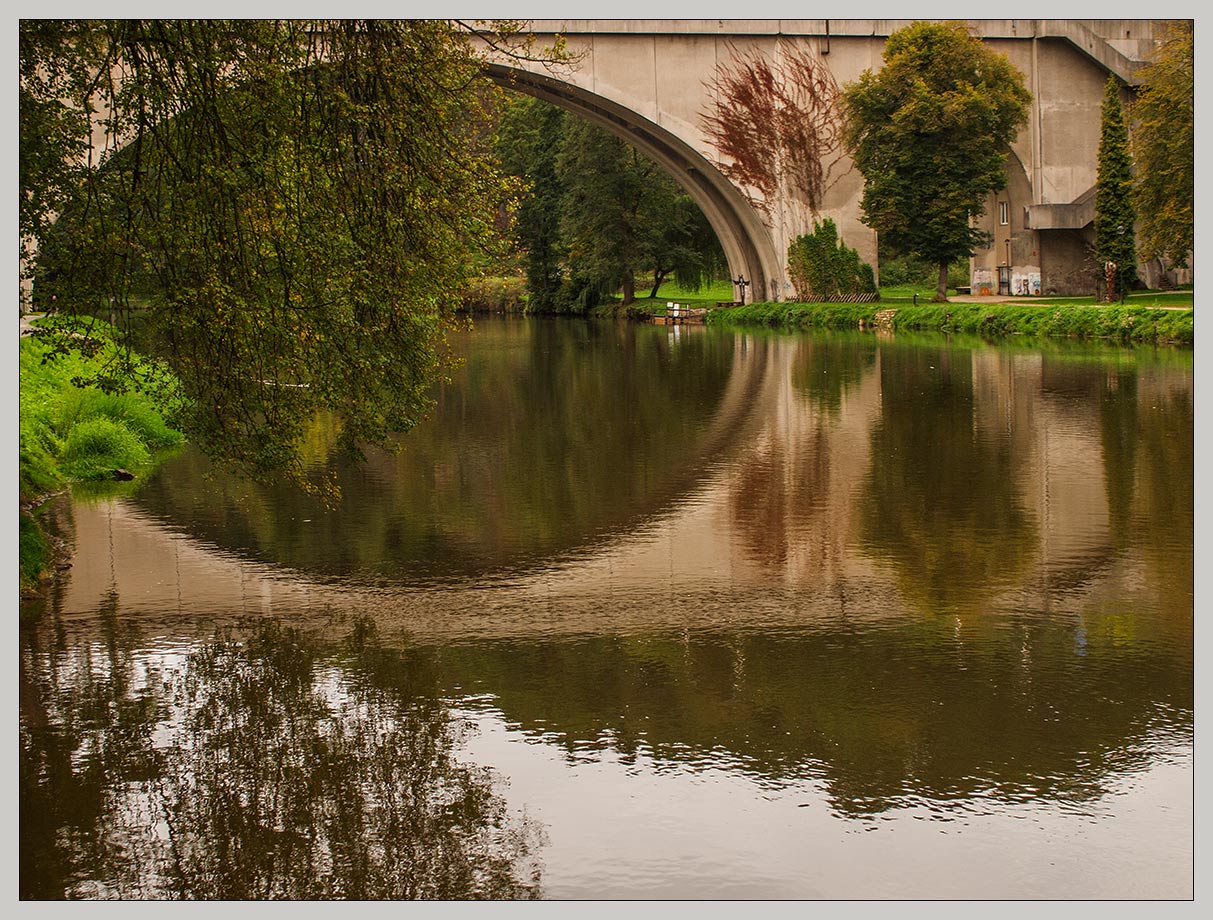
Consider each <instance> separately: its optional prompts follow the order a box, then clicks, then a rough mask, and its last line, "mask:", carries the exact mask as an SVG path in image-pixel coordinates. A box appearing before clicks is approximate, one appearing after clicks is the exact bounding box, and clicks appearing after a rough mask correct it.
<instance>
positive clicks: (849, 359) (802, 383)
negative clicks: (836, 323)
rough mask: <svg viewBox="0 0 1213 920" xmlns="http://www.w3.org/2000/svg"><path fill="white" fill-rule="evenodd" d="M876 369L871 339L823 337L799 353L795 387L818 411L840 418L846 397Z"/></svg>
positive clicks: (794, 369) (808, 341)
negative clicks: (850, 390)
mask: <svg viewBox="0 0 1213 920" xmlns="http://www.w3.org/2000/svg"><path fill="white" fill-rule="evenodd" d="M875 366H876V343H875V341H873V340H872V339H871V338H870V337H864V336H860V337H856V336H838V335H835V334H832V333H823V334H820V335H819V336H817V337H814V338H811V339H806V340H805V341H803V342H801V343H800V344H799V345H798V346H797V349H796V361H795V363H794V364H793V365H792V385H793V386H794V387H796V389H797V390H798V391H799V392H801V393H803V394H804V395H805V396H807V397H808V398H809V399H810V400H811V401H812V402H813V403H814V404H815V405H816V406H817V407H818V408H819V409H821V410H823V411H826V412H829V413H830V414H831V415H833V416H837V415H838V413H839V411H840V410H841V408H842V397H843V394H844V393H845V392H846V391H847V390H849V389H850V388H851V387H852V386H855V385H856V384H858V383H860V382H861V381H862V380H863V378H864V377H866V376H867V375H868V373H869V372H870V371H871V370H872V369H873V368H874V367H875Z"/></svg>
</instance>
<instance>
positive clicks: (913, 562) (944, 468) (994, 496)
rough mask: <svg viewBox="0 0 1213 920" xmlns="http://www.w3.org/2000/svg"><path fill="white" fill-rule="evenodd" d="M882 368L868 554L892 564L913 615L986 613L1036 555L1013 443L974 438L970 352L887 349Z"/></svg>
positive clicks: (867, 497)
mask: <svg viewBox="0 0 1213 920" xmlns="http://www.w3.org/2000/svg"><path fill="white" fill-rule="evenodd" d="M880 368H881V377H882V379H883V380H884V385H883V386H882V388H881V393H882V400H881V418H880V422H879V423H878V424H877V425H876V426H875V427H874V428H873V430H872V436H871V469H870V471H869V474H868V477H867V480H866V482H867V485H868V488H867V489H866V490H865V491H864V493H863V503H862V510H861V518H862V525H861V526H862V528H863V534H864V545H865V548H866V549H867V550H868V551H870V552H871V553H872V554H873V555H875V556H876V557H878V558H881V559H884V560H887V561H888V562H891V563H892V564H893V568H894V571H895V572H896V574H897V578H898V584H899V586H900V588H901V590H902V594H903V596H904V597H905V598H906V600H907V602H908V603H909V604H910V605H911V606H913V607H915V608H917V609H919V610H921V611H923V612H942V611H948V612H966V613H968V612H975V611H980V610H981V609H982V608H983V607H984V604H985V603H986V601H987V600H988V599H989V598H990V597H992V596H993V595H994V594H995V593H996V592H997V591H998V590H999V589H1000V588H1001V587H1005V586H1007V585H1009V584H1012V583H1014V581H1015V580H1016V579H1017V577H1019V576H1021V575H1022V574H1023V572H1024V570H1025V569H1026V568H1027V566H1028V564H1029V563H1030V561H1031V557H1032V555H1033V553H1034V545H1035V537H1036V534H1035V524H1034V522H1033V520H1032V518H1031V517H1030V516H1029V515H1028V513H1027V512H1026V510H1025V508H1024V506H1023V502H1022V500H1021V496H1020V494H1019V493H1020V489H1019V483H1018V475H1017V474H1018V473H1019V465H1018V464H1017V463H1016V458H1015V457H1014V456H1013V454H1012V450H1011V446H1010V443H1009V441H1007V440H1005V439H1002V438H999V437H998V436H996V435H993V434H985V433H982V432H979V431H976V430H975V426H974V402H975V400H974V392H973V376H972V358H971V355H970V353H969V352H968V351H964V350H958V351H954V350H952V349H950V348H947V347H944V348H897V347H888V348H884V349H882V351H881V359H880Z"/></svg>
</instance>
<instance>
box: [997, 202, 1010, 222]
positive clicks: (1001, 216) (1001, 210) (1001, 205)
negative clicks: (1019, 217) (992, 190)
mask: <svg viewBox="0 0 1213 920" xmlns="http://www.w3.org/2000/svg"><path fill="white" fill-rule="evenodd" d="M1010 223H1011V205H1010V203H1009V202H1006V201H1000V202H998V225H999V226H1000V227H1005V226H1007V225H1008V224H1010Z"/></svg>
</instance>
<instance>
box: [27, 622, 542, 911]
mask: <svg viewBox="0 0 1213 920" xmlns="http://www.w3.org/2000/svg"><path fill="white" fill-rule="evenodd" d="M94 651H95V650H94V649H92V648H89V647H83V646H82V647H79V648H77V649H76V650H75V652H74V654H75V655H76V662H75V663H74V666H72V667H70V668H69V669H68V670H71V671H73V672H74V673H71V674H68V673H67V672H66V671H65V670H64V669H63V668H59V669H57V670H56V669H46V668H45V667H42V666H40V664H41V663H39V662H36V661H34V660H31V661H30V662H29V665H30V667H29V668H28V669H27V671H26V673H28V674H32V673H33V672H34V670H35V668H37V669H38V670H39V671H40V672H42V673H47V672H48V671H49V673H52V674H55V673H57V674H59V675H60V676H62V677H66V678H67V679H66V680H64V681H62V682H56V681H54V680H50V681H47V682H46V683H45V684H44V685H43V686H41V687H38V688H37V689H36V691H35V692H33V693H31V694H30V702H31V703H32V701H33V697H34V696H35V695H36V696H38V697H40V698H41V700H42V702H43V704H44V705H46V704H48V703H49V704H50V708H52V709H53V710H54V711H55V716H54V717H52V718H49V719H47V720H46V721H45V722H44V724H43V726H42V727H41V728H40V729H39V728H36V727H31V728H30V730H28V731H26V724H25V723H26V722H28V721H29V720H28V719H26V718H23V744H22V766H23V771H22V792H21V795H22V805H23V814H24V813H25V809H26V806H27V805H28V806H30V807H31V808H32V807H33V806H34V805H35V803H37V802H40V801H41V802H52V801H54V800H55V799H56V798H57V797H58V796H59V795H61V794H63V793H64V792H67V791H68V790H70V788H71V787H72V786H73V785H74V783H75V782H76V780H77V774H84V776H83V778H84V779H85V781H86V784H87V785H88V787H89V789H90V793H91V794H90V795H89V796H88V801H87V802H82V803H79V804H78V805H77V806H75V807H73V808H71V809H70V811H69V810H68V809H63V810H62V811H61V813H60V814H59V815H58V816H56V817H55V818H53V819H52V820H51V821H50V822H49V823H48V822H44V821H42V820H40V816H34V815H33V814H32V813H31V816H30V818H29V819H28V821H27V820H26V819H25V818H24V817H23V822H22V824H23V831H22V849H23V856H25V855H28V856H29V857H30V858H33V855H34V854H33V853H32V852H31V853H29V854H27V853H26V849H25V846H26V842H27V839H28V840H29V842H30V843H31V844H34V845H37V844H40V846H37V847H36V851H37V852H38V854H39V855H42V854H49V855H51V856H52V857H53V859H54V860H55V861H56V862H57V864H58V866H57V871H55V872H54V873H53V878H47V877H46V876H45V874H44V873H43V872H42V869H41V868H40V867H39V866H36V865H33V864H31V865H30V866H29V872H28V873H27V872H26V871H25V869H26V863H25V860H24V859H23V863H22V866H23V873H22V894H23V896H28V897H57V896H63V895H67V896H90V895H94V896H95V895H103V896H119V897H182V898H221V899H269V898H287V899H318V898H353V899H379V898H390V899H408V898H437V899H465V898H499V899H504V898H530V897H537V896H538V895H539V865H538V863H537V861H536V859H535V857H534V855H533V853H532V851H533V849H534V847H535V846H536V845H537V844H538V843H539V837H540V831H539V829H538V828H536V827H534V826H533V825H531V824H530V823H528V822H526V821H525V820H523V821H514V820H512V819H510V817H509V816H508V815H507V812H506V808H505V802H504V800H503V799H502V798H501V796H500V795H499V794H498V792H497V791H496V790H495V788H494V780H493V777H492V776H491V775H490V773H489V771H488V770H486V769H483V768H479V767H475V766H470V765H466V764H462V763H459V762H457V761H456V760H455V758H454V748H455V745H456V744H457V743H458V733H459V729H458V726H456V725H454V724H452V722H451V720H450V717H449V715H448V713H447V712H446V710H445V709H444V708H443V707H442V706H441V704H440V703H439V702H438V701H437V699H436V696H435V693H434V684H433V680H432V676H433V675H432V670H431V668H430V665H429V663H428V662H427V661H426V660H425V659H424V658H423V657H420V656H417V655H408V654H404V653H388V652H385V651H384V650H383V649H381V648H380V646H379V645H378V644H377V643H376V642H374V641H373V638H368V637H367V635H366V634H365V632H364V631H363V632H360V633H356V635H355V637H354V640H353V641H351V643H350V646H349V653H348V655H347V656H346V657H345V658H343V659H342V660H340V661H339V660H337V659H332V658H324V657H322V656H321V652H320V648H319V646H318V645H317V644H316V643H314V642H311V641H309V640H307V639H305V638H304V637H303V636H301V635H299V634H294V633H292V632H289V631H283V630H279V629H276V628H264V629H261V630H259V631H258V632H257V633H256V634H255V635H253V636H252V637H251V638H249V639H248V640H246V641H238V640H236V639H234V638H232V637H230V636H221V637H218V638H216V639H215V640H214V641H212V642H208V643H206V644H205V645H203V646H202V647H200V648H198V649H196V650H194V651H192V652H191V653H190V654H189V656H188V658H187V659H186V661H185V663H184V665H183V666H181V667H180V668H165V669H164V670H163V671H160V672H159V673H155V672H153V671H149V672H148V673H147V679H146V681H145V682H144V685H143V687H142V689H140V690H139V691H138V692H137V693H132V692H131V685H130V684H129V682H128V681H129V679H130V678H129V677H128V678H126V679H123V678H121V677H118V678H117V679H115V675H116V674H117V672H118V671H119V670H121V669H120V668H110V667H109V665H110V664H113V663H114V662H113V661H112V660H111V661H110V662H109V663H103V662H98V661H93V660H91V659H92V656H93V654H94ZM26 656H31V657H42V656H38V655H37V654H36V652H35V650H34V649H33V647H32V646H31V647H30V648H28V649H27V650H26V654H25V655H23V664H24V663H25V660H24V659H25V657H26ZM65 663H66V662H65V661H64V660H63V659H62V658H60V664H65ZM98 671H108V673H107V674H106V676H105V677H104V678H102V679H100V680H96V679H93V678H95V677H96V674H97V672H98ZM81 687H86V688H89V692H88V693H87V694H86V696H87V697H89V698H91V699H94V700H95V701H96V702H98V703H100V705H99V706H97V707H95V708H94V709H92V710H90V711H89V712H88V713H85V712H84V711H83V710H82V709H80V707H79V703H80V701H81V693H80V689H79V688H81ZM402 690H403V691H408V690H421V691H422V692H421V693H419V694H416V695H410V694H409V693H407V692H402ZM98 691H99V692H98ZM132 696H133V697H134V700H132ZM136 701H139V702H140V705H139V706H138V708H137V710H136V711H135V712H133V713H132V712H131V707H132V705H133V704H134V703H135V702H136ZM30 711H32V710H31V708H30V707H28V706H27V705H26V700H25V699H24V698H23V712H30ZM83 718H87V721H81V719H83ZM55 723H59V724H69V725H72V726H74V728H75V730H74V731H73V732H71V733H70V734H71V743H70V744H67V745H62V744H61V745H59V747H58V749H57V750H55V751H51V750H49V748H50V747H51V746H53V745H54V743H55V741H56V739H60V740H64V739H63V735H62V734H61V733H60V732H59V731H58V730H57V729H58V725H57V724H55ZM114 738H124V739H129V740H130V743H129V744H125V745H117V744H115V743H114V742H113V740H112V739H114ZM65 754H66V755H68V756H67V757H66V758H65V757H64V755H65ZM52 762H54V763H55V764H56V765H57V767H58V769H56V770H53V771H52V770H47V769H40V768H39V766H40V764H42V765H47V764H50V763H52ZM76 764H80V766H78V767H77V766H76ZM27 766H28V769H26V767H27ZM89 780H92V782H91V783H90V782H88V781H89ZM27 824H28V825H29V826H28V828H27V827H26V825H27ZM68 828H70V829H71V830H72V831H73V832H71V833H67V834H63V833H61V831H62V830H64V829H68ZM27 831H28V833H27ZM64 841H66V843H64ZM55 885H61V886H62V887H60V888H59V890H58V892H56V891H55V890H54V887H55Z"/></svg>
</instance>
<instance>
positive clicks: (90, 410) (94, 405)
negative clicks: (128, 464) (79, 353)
mask: <svg viewBox="0 0 1213 920" xmlns="http://www.w3.org/2000/svg"><path fill="white" fill-rule="evenodd" d="M96 418H108V419H110V420H111V421H114V422H117V423H118V424H120V425H122V426H123V427H124V428H126V429H128V430H129V431H131V432H132V433H134V434H135V435H136V436H137V437H138V439H139V440H140V441H142V442H143V444H144V445H145V446H147V447H149V448H152V449H156V448H160V447H173V446H175V445H177V444H180V443H181V441H182V435H181V432H179V431H176V430H174V429H172V428H170V427H169V426H168V425H167V424H166V423H165V421H164V417H163V416H162V415H161V414H160V413H159V412H158V411H156V409H155V408H154V407H153V406H152V404H151V403H150V402H148V401H147V400H146V399H143V398H140V397H138V396H134V395H132V394H127V393H104V392H102V391H101V390H95V389H87V390H79V389H72V390H68V391H67V392H66V393H65V394H64V396H63V399H62V401H61V403H60V408H59V413H58V418H57V420H56V424H57V425H58V426H59V431H60V434H63V433H65V432H67V431H70V430H71V429H72V428H73V427H74V426H76V425H79V424H80V423H81V422H87V421H90V420H91V419H96Z"/></svg>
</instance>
